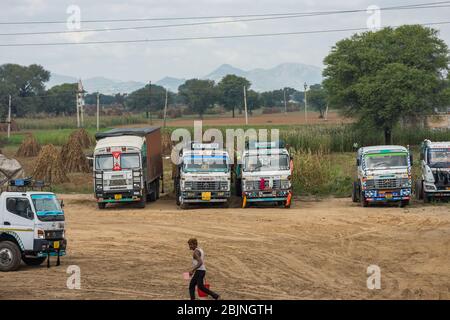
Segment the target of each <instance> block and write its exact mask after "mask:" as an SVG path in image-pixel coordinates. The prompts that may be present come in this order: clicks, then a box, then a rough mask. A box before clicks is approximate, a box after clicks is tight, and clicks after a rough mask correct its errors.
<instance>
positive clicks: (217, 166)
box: [183, 156, 229, 172]
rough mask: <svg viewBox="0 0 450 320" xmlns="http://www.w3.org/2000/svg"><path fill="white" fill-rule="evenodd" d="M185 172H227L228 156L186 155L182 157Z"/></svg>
mask: <svg viewBox="0 0 450 320" xmlns="http://www.w3.org/2000/svg"><path fill="white" fill-rule="evenodd" d="M183 163H184V165H183V170H184V171H185V172H211V171H214V172H227V171H228V170H229V166H228V158H227V157H223V156H187V157H184V159H183Z"/></svg>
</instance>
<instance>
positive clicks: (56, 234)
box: [45, 230, 64, 240]
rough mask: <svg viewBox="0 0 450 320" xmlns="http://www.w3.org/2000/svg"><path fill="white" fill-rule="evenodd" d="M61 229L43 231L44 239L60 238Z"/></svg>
mask: <svg viewBox="0 0 450 320" xmlns="http://www.w3.org/2000/svg"><path fill="white" fill-rule="evenodd" d="M63 232H64V231H63V230H47V231H45V239H46V240H53V239H56V240H58V239H62V238H63Z"/></svg>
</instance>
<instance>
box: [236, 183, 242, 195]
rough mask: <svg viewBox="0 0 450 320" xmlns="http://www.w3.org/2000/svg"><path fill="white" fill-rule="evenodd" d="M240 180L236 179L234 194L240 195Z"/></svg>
mask: <svg viewBox="0 0 450 320" xmlns="http://www.w3.org/2000/svg"><path fill="white" fill-rule="evenodd" d="M241 183H242V180H241V179H236V185H235V190H236V195H237V196H238V197H241V196H242V184H241Z"/></svg>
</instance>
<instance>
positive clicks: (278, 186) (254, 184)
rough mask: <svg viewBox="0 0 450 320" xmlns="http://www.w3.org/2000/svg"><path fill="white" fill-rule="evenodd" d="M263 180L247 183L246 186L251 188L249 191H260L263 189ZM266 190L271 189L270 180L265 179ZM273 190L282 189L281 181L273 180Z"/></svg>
mask: <svg viewBox="0 0 450 320" xmlns="http://www.w3.org/2000/svg"><path fill="white" fill-rule="evenodd" d="M260 181H261V180H256V181H246V182H245V184H246V186H249V187H250V189H248V190H260V189H261V182H260ZM264 189H270V180H269V179H264ZM272 189H281V180H279V179H277V180H273V182H272Z"/></svg>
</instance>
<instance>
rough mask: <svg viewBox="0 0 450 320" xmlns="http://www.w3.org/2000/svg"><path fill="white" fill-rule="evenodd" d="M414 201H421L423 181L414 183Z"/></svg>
mask: <svg viewBox="0 0 450 320" xmlns="http://www.w3.org/2000/svg"><path fill="white" fill-rule="evenodd" d="M416 199H417V200H423V180H418V181H416Z"/></svg>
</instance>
